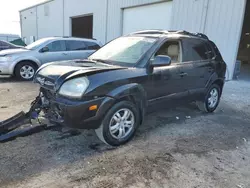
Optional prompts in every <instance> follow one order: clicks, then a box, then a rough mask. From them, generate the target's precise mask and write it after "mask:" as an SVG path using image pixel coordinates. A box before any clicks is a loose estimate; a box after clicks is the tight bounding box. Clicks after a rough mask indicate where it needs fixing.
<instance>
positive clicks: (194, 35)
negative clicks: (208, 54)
mask: <svg viewBox="0 0 250 188" xmlns="http://www.w3.org/2000/svg"><path fill="white" fill-rule="evenodd" d="M133 35H143V36H153V37H167V36H171V37H174V36H179V37H192V38H199V39H203V40H209V38H208V36H207V35H205V34H203V33H190V32H188V31H184V30H179V31H167V30H143V31H137V32H134V33H130V34H129V35H128V36H133Z"/></svg>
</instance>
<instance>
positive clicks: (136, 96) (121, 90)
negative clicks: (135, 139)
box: [108, 83, 147, 124]
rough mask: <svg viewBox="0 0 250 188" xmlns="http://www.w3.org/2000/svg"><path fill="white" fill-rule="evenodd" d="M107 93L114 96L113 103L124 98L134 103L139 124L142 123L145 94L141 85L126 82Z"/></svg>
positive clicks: (145, 103) (144, 109)
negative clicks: (137, 112) (137, 111)
mask: <svg viewBox="0 0 250 188" xmlns="http://www.w3.org/2000/svg"><path fill="white" fill-rule="evenodd" d="M108 95H109V96H111V97H112V98H115V102H114V103H118V102H120V101H124V100H125V101H130V102H132V103H133V104H135V105H136V107H137V108H138V110H139V113H140V124H142V122H143V120H144V116H145V113H146V106H147V96H146V92H145V90H144V88H143V87H142V86H141V85H139V84H136V83H132V84H126V85H123V86H121V87H118V88H116V89H115V90H113V91H111V92H110V93H109V94H108Z"/></svg>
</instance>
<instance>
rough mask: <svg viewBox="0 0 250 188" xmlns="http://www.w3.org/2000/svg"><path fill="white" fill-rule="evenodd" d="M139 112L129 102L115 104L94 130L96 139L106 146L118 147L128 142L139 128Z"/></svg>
mask: <svg viewBox="0 0 250 188" xmlns="http://www.w3.org/2000/svg"><path fill="white" fill-rule="evenodd" d="M139 117H140V116H139V111H138V109H137V108H136V106H135V105H134V104H133V103H131V102H129V101H121V102H119V103H117V104H115V105H114V106H113V107H112V108H111V109H110V110H109V111H108V112H107V114H106V115H105V117H104V119H103V121H102V124H101V126H100V127H99V128H98V129H96V130H95V132H96V135H97V136H98V138H99V139H100V140H101V141H102V142H104V143H105V144H107V145H110V146H115V147H116V146H120V145H124V144H126V143H127V142H129V141H130V140H131V139H132V138H133V137H134V134H135V132H136V129H137V127H138V126H139V122H140V120H139Z"/></svg>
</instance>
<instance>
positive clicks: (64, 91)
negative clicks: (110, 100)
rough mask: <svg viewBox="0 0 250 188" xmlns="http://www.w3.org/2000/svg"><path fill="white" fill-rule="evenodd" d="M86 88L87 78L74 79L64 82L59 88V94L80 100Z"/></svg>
mask: <svg viewBox="0 0 250 188" xmlns="http://www.w3.org/2000/svg"><path fill="white" fill-rule="evenodd" d="M88 86H89V80H88V78H87V77H82V78H75V79H72V80H69V81H67V82H65V83H64V84H63V85H62V86H61V88H60V90H59V94H60V95H62V96H65V97H69V98H81V97H82V95H83V94H84V92H85V91H86V90H87V88H88Z"/></svg>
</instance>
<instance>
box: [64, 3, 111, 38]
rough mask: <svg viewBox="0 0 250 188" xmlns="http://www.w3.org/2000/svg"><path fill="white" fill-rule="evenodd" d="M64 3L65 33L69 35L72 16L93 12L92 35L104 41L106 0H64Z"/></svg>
mask: <svg viewBox="0 0 250 188" xmlns="http://www.w3.org/2000/svg"><path fill="white" fill-rule="evenodd" d="M64 3H65V5H64V6H65V9H64V11H65V12H64V32H65V35H69V36H70V35H71V18H72V17H77V16H84V15H88V14H93V37H94V38H96V39H98V40H99V41H101V42H102V43H105V42H106V21H107V20H106V19H107V16H106V14H107V0H91V1H90V0H64ZM69 7H70V8H69Z"/></svg>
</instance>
